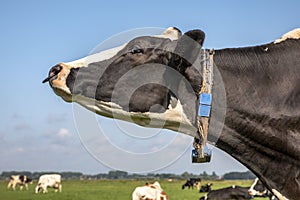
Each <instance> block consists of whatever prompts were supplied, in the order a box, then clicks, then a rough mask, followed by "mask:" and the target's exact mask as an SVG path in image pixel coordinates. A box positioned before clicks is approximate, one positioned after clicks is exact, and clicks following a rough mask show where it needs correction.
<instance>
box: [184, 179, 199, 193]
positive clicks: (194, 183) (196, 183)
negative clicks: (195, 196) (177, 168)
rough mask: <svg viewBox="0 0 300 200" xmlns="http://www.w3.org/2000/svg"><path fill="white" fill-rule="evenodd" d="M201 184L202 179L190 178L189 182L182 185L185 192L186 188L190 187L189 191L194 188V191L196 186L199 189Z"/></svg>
mask: <svg viewBox="0 0 300 200" xmlns="http://www.w3.org/2000/svg"><path fill="white" fill-rule="evenodd" d="M200 182H201V179H200V178H190V179H189V180H187V181H186V182H185V183H184V184H183V185H182V187H181V188H182V189H183V190H184V188H185V187H188V188H189V189H190V188H192V189H194V186H195V187H197V189H199V188H200Z"/></svg>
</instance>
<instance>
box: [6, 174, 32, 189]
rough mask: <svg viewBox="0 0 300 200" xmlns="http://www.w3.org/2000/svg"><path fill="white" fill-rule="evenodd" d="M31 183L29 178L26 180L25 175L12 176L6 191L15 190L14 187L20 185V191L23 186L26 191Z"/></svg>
mask: <svg viewBox="0 0 300 200" xmlns="http://www.w3.org/2000/svg"><path fill="white" fill-rule="evenodd" d="M32 183H33V181H32V179H31V178H28V177H27V176H25V175H12V176H11V177H10V180H9V182H8V185H7V189H10V188H12V189H13V190H16V186H17V185H20V190H23V187H24V186H25V188H26V190H28V184H32Z"/></svg>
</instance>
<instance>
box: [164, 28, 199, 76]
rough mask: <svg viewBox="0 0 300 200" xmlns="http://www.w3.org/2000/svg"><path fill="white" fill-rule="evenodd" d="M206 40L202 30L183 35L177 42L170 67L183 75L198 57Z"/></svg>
mask: <svg viewBox="0 0 300 200" xmlns="http://www.w3.org/2000/svg"><path fill="white" fill-rule="evenodd" d="M204 38H205V34H204V32H203V31H201V30H191V31H188V32H186V33H185V34H184V35H182V36H181V37H180V38H179V39H178V41H177V44H176V47H175V50H174V54H173V56H172V58H171V60H170V63H169V66H171V67H172V68H175V69H176V70H177V71H179V72H180V73H182V74H183V73H184V72H185V70H186V69H187V68H188V67H189V66H191V65H192V64H193V63H194V61H195V59H196V58H197V57H198V55H199V53H200V49H201V47H202V44H203V42H204Z"/></svg>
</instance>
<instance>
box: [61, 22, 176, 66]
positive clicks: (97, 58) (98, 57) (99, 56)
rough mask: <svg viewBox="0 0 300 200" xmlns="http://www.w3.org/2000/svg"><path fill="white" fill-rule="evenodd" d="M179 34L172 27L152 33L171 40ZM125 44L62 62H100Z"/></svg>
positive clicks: (113, 54) (79, 64) (87, 63)
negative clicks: (160, 32) (159, 32)
mask: <svg viewBox="0 0 300 200" xmlns="http://www.w3.org/2000/svg"><path fill="white" fill-rule="evenodd" d="M181 35H182V34H181V32H180V31H179V30H178V29H176V28H174V27H169V28H167V29H166V30H165V31H164V32H163V33H162V34H161V35H154V36H152V37H157V38H167V39H170V40H172V41H173V40H177V39H178V38H179V37H180V36H181ZM126 45H127V43H125V44H123V45H121V46H118V47H114V48H111V49H108V50H104V51H101V52H99V53H96V54H92V55H89V56H87V57H84V58H81V59H78V60H75V61H72V62H67V63H64V64H66V65H69V66H71V68H78V67H86V66H88V65H89V64H90V63H95V62H101V61H104V60H107V59H110V58H112V57H114V56H115V55H117V54H118V52H119V51H121V50H122V49H123V48H124V47H125V46H126Z"/></svg>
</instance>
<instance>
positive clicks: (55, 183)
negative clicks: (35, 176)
mask: <svg viewBox="0 0 300 200" xmlns="http://www.w3.org/2000/svg"><path fill="white" fill-rule="evenodd" d="M48 187H50V188H54V189H55V192H57V191H59V192H61V190H62V185H61V175H60V174H44V175H41V176H40V178H39V181H38V184H37V186H36V187H35V193H39V192H40V191H41V190H43V193H47V192H48V190H47V188H48Z"/></svg>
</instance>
